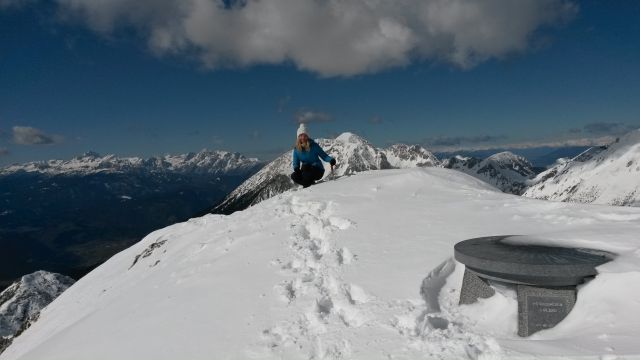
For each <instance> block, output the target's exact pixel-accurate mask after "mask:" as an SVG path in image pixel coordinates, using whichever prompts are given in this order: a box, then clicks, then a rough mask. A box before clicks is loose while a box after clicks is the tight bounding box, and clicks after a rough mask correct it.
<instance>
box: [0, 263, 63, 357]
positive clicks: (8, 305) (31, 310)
mask: <svg viewBox="0 0 640 360" xmlns="http://www.w3.org/2000/svg"><path fill="white" fill-rule="evenodd" d="M74 282H75V281H74V280H73V279H71V278H69V277H67V276H64V275H60V274H54V273H50V272H46V271H37V272H35V273H32V274H29V275H25V276H23V277H22V279H20V281H17V282H15V283H14V284H13V285H11V286H9V287H8V288H7V289H5V290H4V291H3V292H2V293H0V339H4V347H3V344H2V343H3V341H0V353H2V351H3V350H4V349H5V347H6V346H8V345H9V344H10V343H11V340H12V338H13V336H17V335H19V334H20V333H21V332H23V331H24V330H25V329H26V328H27V327H29V326H30V325H31V323H32V322H34V321H35V320H36V319H37V318H38V315H39V314H40V310H42V309H43V308H44V307H45V306H47V305H49V303H51V302H52V301H53V300H54V299H55V298H57V297H58V296H59V295H60V294H61V293H62V292H63V291H65V290H66V289H67V288H69V287H70V286H71V285H73V283H74Z"/></svg>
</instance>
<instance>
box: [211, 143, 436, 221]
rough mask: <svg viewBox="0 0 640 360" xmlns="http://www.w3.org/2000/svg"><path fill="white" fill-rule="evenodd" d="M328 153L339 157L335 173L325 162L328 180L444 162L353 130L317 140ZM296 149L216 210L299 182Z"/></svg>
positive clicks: (265, 196) (232, 208)
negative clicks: (294, 175) (294, 164)
mask: <svg viewBox="0 0 640 360" xmlns="http://www.w3.org/2000/svg"><path fill="white" fill-rule="evenodd" d="M316 141H317V142H318V144H319V145H320V146H321V147H322V148H323V149H324V150H325V152H326V153H327V154H329V155H331V156H332V157H334V158H335V159H336V162H337V164H338V165H337V166H336V168H335V170H334V171H333V173H332V172H331V168H330V166H329V165H328V164H325V179H328V178H332V179H334V178H338V177H341V176H345V175H353V174H355V173H357V172H362V171H367V170H381V169H394V168H395V169H399V168H413V167H425V166H439V165H440V161H439V160H438V159H437V158H436V157H435V156H434V155H433V154H432V153H431V152H429V151H427V150H426V149H424V148H422V147H420V146H418V145H413V146H410V145H405V144H396V145H393V146H391V147H389V148H386V149H379V148H376V147H375V146H373V145H372V144H371V143H369V142H368V141H367V140H365V139H363V138H362V137H360V136H358V135H356V134H353V133H349V132H346V133H343V134H341V135H340V136H338V137H337V138H335V139H317V140H316ZM291 162H292V152H291V150H290V151H287V152H286V153H284V154H282V155H281V156H280V157H278V158H277V159H275V160H274V161H272V162H271V163H269V164H268V165H267V166H265V167H264V168H263V169H262V170H260V171H258V172H257V173H256V174H255V175H253V176H252V177H250V178H249V179H247V180H246V181H245V182H244V183H242V184H241V185H240V186H239V187H238V188H236V189H235V190H234V191H233V192H231V193H230V194H229V195H227V197H226V198H225V199H224V200H223V201H222V202H221V203H220V204H219V205H218V206H216V207H215V208H214V209H213V210H212V212H214V213H224V214H229V213H232V212H234V211H238V210H243V209H245V208H247V207H249V206H251V205H255V204H257V203H259V202H260V201H263V200H266V199H268V198H271V197H272V196H275V195H277V194H280V193H283V192H285V191H287V190H289V189H292V188H294V187H295V186H296V185H295V184H294V183H293V181H291V179H290V177H289V176H290V175H291V172H292V168H291Z"/></svg>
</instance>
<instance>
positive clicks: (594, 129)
mask: <svg viewBox="0 0 640 360" xmlns="http://www.w3.org/2000/svg"><path fill="white" fill-rule="evenodd" d="M638 127H639V126H638V125H629V124H625V123H620V122H594V123H590V124H587V125H585V126H584V132H586V133H587V134H591V135H623V134H626V133H628V132H629V131H631V130H634V129H637V128H638Z"/></svg>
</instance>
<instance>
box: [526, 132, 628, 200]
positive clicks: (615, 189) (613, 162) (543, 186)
mask: <svg viewBox="0 0 640 360" xmlns="http://www.w3.org/2000/svg"><path fill="white" fill-rule="evenodd" d="M613 179H614V181H613ZM532 183H533V185H532V186H531V187H530V188H529V189H527V191H526V192H525V193H524V194H523V195H524V196H528V197H533V198H538V199H548V200H560V201H572V202H584V203H594V204H609V205H626V206H640V129H638V130H635V131H632V132H630V133H628V134H627V135H625V136H623V137H622V138H620V139H618V140H617V141H616V142H614V143H613V144H610V145H608V146H606V147H596V148H592V149H589V150H587V151H585V152H584V153H582V154H580V155H578V156H577V157H575V158H573V159H571V160H569V161H565V162H561V163H559V164H557V165H556V166H554V167H552V168H550V169H549V170H547V171H545V172H543V173H541V174H539V175H538V176H537V177H536V178H535V179H534V180H533V181H532Z"/></svg>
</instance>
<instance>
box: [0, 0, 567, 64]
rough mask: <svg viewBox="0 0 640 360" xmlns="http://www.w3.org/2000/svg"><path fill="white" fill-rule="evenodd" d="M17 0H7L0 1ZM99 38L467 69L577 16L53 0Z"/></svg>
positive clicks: (485, 2) (295, 2)
mask: <svg viewBox="0 0 640 360" xmlns="http://www.w3.org/2000/svg"><path fill="white" fill-rule="evenodd" d="M0 1H16V0H0ZM57 3H58V4H59V6H60V10H61V14H63V16H66V17H68V18H71V19H77V20H79V21H82V22H85V23H86V24H87V25H88V26H89V27H90V28H92V29H93V30H95V31H97V32H99V33H102V34H112V33H114V32H117V30H119V29H121V28H122V27H133V28H134V29H137V30H138V32H139V33H140V34H141V35H142V36H143V37H144V38H145V39H146V40H147V43H148V46H149V47H150V48H151V49H152V51H154V52H155V53H157V54H160V55H161V54H175V55H186V56H195V57H196V58H198V59H199V60H200V61H201V62H202V63H203V64H204V65H205V66H206V67H209V68H218V67H236V66H250V65H253V64H280V63H293V64H295V66H297V67H298V68H300V69H303V70H308V71H312V72H316V73H318V74H320V75H323V76H349V75H355V74H363V73H372V72H377V71H380V70H384V69H387V68H391V67H397V66H403V65H407V64H409V63H411V62H414V61H422V60H437V61H445V62H449V63H452V64H455V65H457V66H460V67H463V68H468V67H472V66H474V65H476V64H478V63H479V62H482V61H485V60H487V59H491V58H503V57H505V56H507V55H509V54H513V53H521V52H524V51H526V50H527V49H528V48H529V45H530V43H531V39H532V37H533V36H534V34H535V32H536V31H537V30H539V29H540V28H542V27H545V26H553V25H556V24H561V23H563V22H565V21H567V20H569V19H571V18H572V17H573V16H574V15H575V14H576V12H577V5H575V4H574V3H573V2H570V1H569V0H519V1H511V0H482V1H479V0H397V1H385V0H349V1H344V0H322V1H318V0H240V1H235V2H234V5H233V6H225V5H224V2H223V1H222V0H137V1H128V0H110V1H96V0H57Z"/></svg>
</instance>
